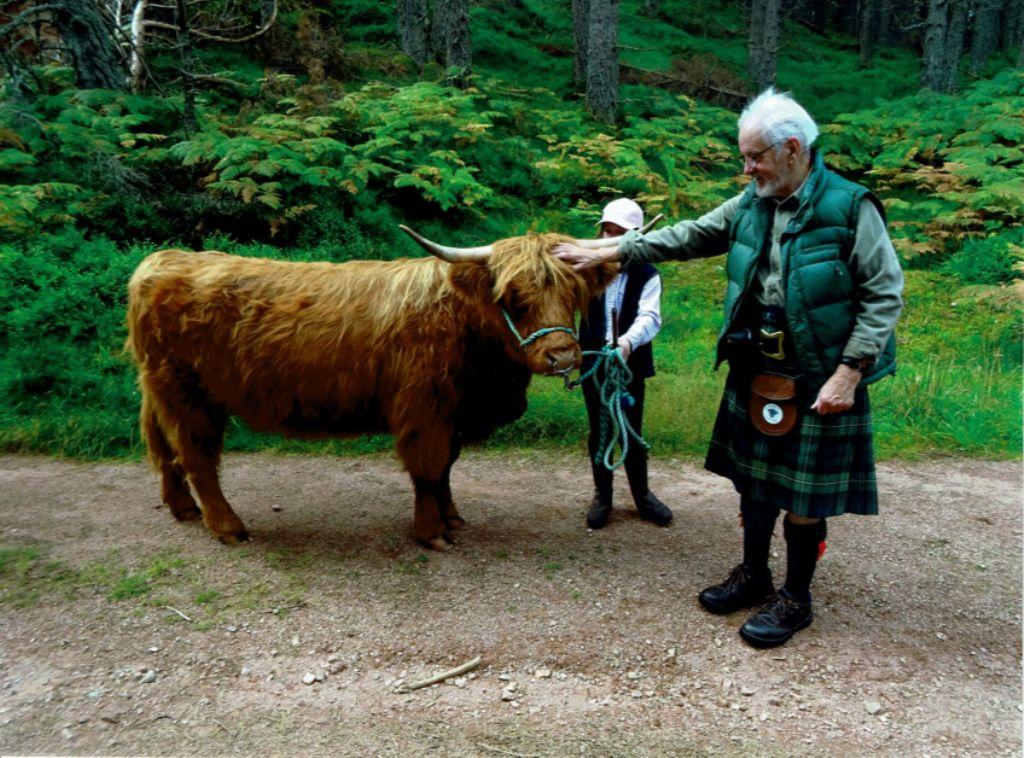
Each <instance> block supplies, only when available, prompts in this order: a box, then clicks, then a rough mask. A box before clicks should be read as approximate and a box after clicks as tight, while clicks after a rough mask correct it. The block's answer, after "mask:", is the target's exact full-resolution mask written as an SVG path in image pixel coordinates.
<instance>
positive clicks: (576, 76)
mask: <svg viewBox="0 0 1024 758" xmlns="http://www.w3.org/2000/svg"><path fill="white" fill-rule="evenodd" d="M572 41H573V47H574V49H575V51H576V54H575V56H574V59H573V67H572V83H573V86H574V87H576V88H577V89H584V88H585V87H586V86H587V46H588V45H589V44H590V0H572Z"/></svg>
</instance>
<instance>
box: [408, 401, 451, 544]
mask: <svg viewBox="0 0 1024 758" xmlns="http://www.w3.org/2000/svg"><path fill="white" fill-rule="evenodd" d="M453 439H454V435H453V434H452V430H451V427H450V426H446V425H445V424H444V423H443V422H441V421H440V420H436V419H429V420H428V421H426V422H423V421H421V423H420V424H417V425H416V426H413V427H411V428H409V429H408V430H407V431H405V432H404V433H402V434H400V435H399V436H398V445H397V447H398V454H399V456H401V458H402V460H403V462H404V463H405V468H406V470H407V471H408V472H409V476H411V477H412V483H413V487H414V488H415V490H416V513H415V516H414V517H413V534H414V536H415V537H416V541H417V542H419V543H420V544H421V545H425V546H426V547H429V548H431V549H433V550H447V549H448V548H449V547H450V545H451V543H452V538H451V534H450V533H449V531H448V526H447V525H446V523H445V520H444V518H443V517H442V515H443V514H444V513H447V509H448V508H449V507H451V505H450V504H451V498H452V496H451V490H450V489H449V487H448V470H449V469H450V468H451V461H452V454H451V451H452V449H453V445H452V442H453ZM456 516H458V514H456Z"/></svg>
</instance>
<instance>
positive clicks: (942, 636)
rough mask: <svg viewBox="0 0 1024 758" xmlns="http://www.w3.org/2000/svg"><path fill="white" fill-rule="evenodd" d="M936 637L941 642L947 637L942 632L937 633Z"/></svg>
mask: <svg viewBox="0 0 1024 758" xmlns="http://www.w3.org/2000/svg"><path fill="white" fill-rule="evenodd" d="M935 636H936V637H938V638H939V639H940V640H945V639H946V635H944V634H943V633H942V632H936V633H935Z"/></svg>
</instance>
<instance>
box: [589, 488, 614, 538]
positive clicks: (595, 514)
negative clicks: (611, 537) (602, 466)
mask: <svg viewBox="0 0 1024 758" xmlns="http://www.w3.org/2000/svg"><path fill="white" fill-rule="evenodd" d="M611 515H612V498H611V496H610V495H603V494H601V493H600V492H598V493H596V494H595V495H594V499H593V500H591V501H590V510H589V511H587V526H589V527H590V528H591V529H601V528H602V527H604V525H605V524H607V523H608V519H609V518H610V517H611Z"/></svg>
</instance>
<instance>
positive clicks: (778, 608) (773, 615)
mask: <svg viewBox="0 0 1024 758" xmlns="http://www.w3.org/2000/svg"><path fill="white" fill-rule="evenodd" d="M796 605H797V602H796V601H795V600H790V599H789V598H788V597H786V596H785V595H781V594H779V593H776V594H774V595H772V597H771V599H769V600H768V602H767V603H765V604H764V606H762V608H761V610H760V613H762V614H764V615H766V616H768V618H769V619H770V620H771V623H773V624H778V623H780V622H781V621H783V620H784V619H785V618H786V616H788V615H789V613H790V611H792V610H793V609H794V608H795V607H796Z"/></svg>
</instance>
